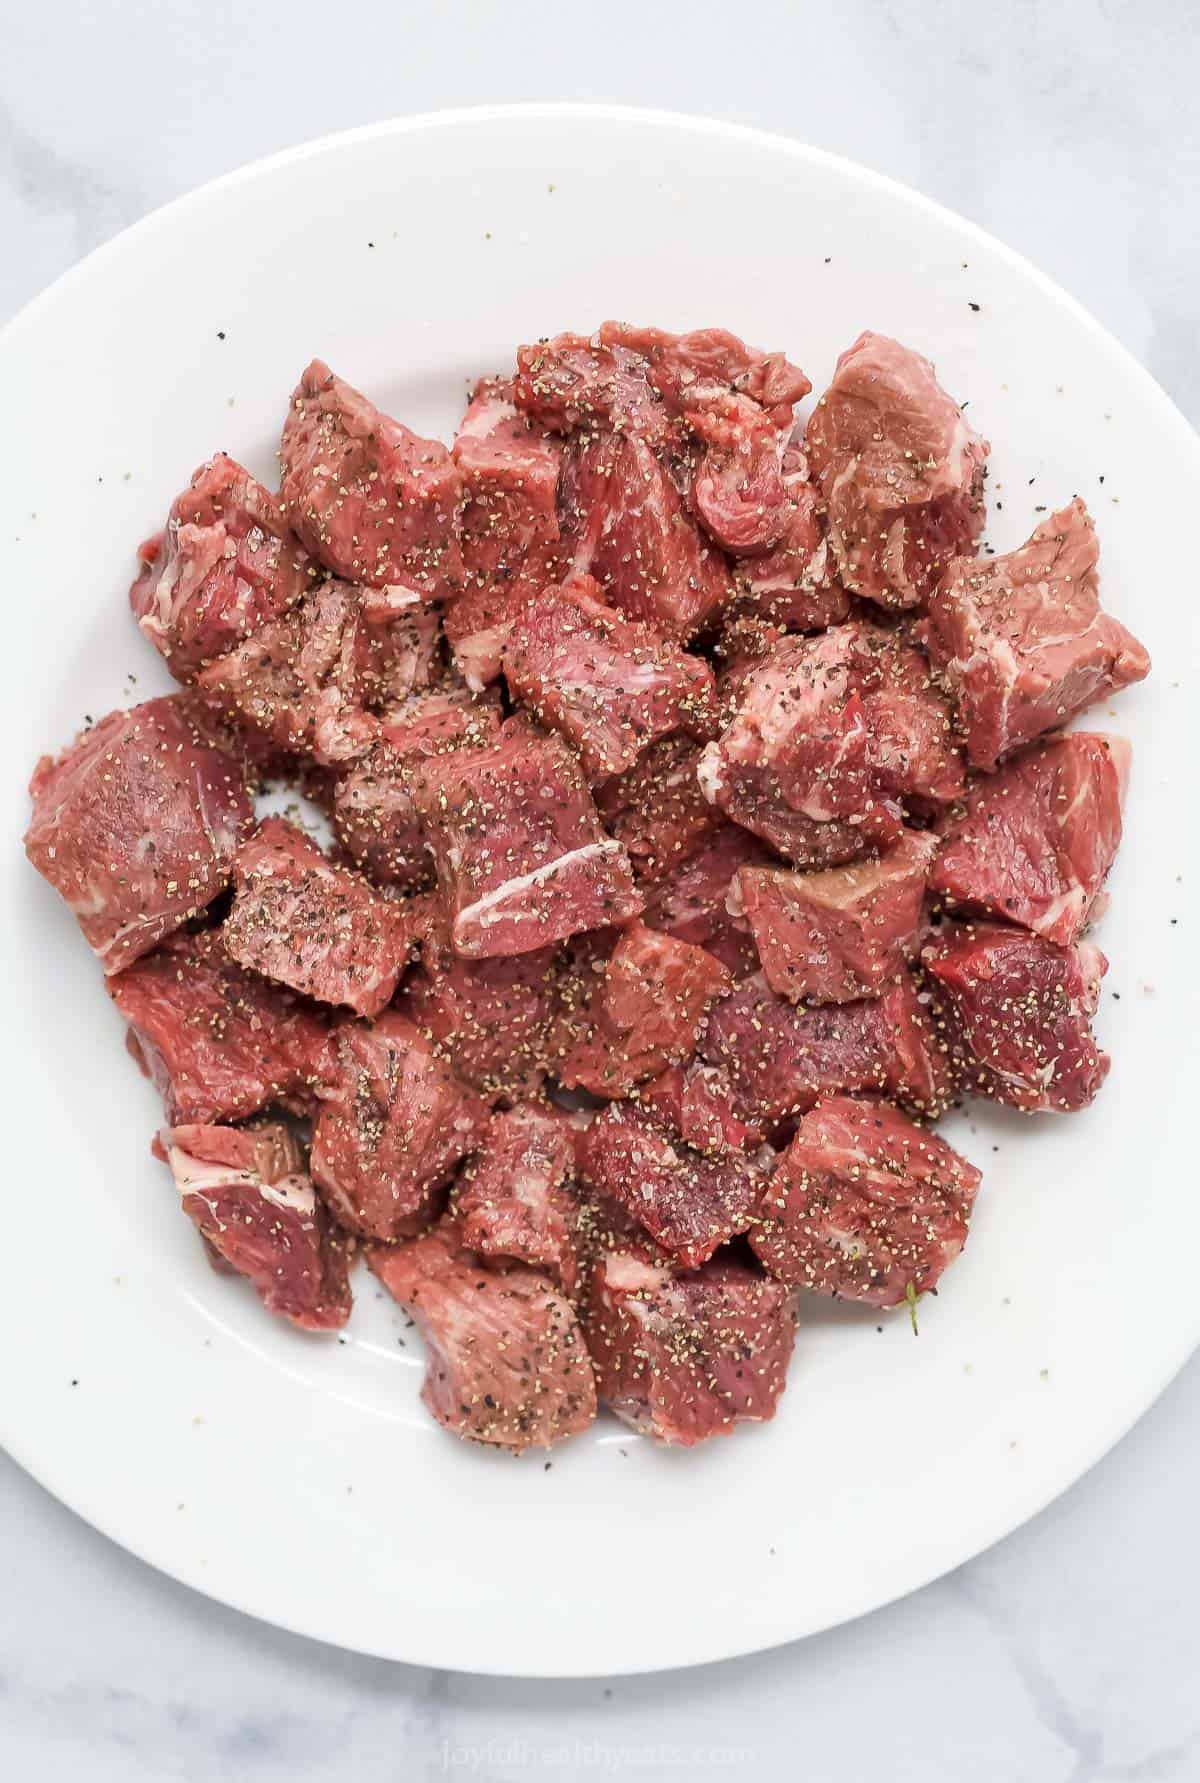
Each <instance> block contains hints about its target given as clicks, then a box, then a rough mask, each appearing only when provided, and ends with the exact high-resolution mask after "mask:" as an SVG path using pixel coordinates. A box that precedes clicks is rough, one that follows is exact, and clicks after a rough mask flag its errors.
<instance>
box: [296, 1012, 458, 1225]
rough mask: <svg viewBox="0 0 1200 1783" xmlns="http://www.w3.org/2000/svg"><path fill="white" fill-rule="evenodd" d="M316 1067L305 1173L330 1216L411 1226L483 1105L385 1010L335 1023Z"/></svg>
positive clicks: (421, 1220)
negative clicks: (318, 1077) (370, 1018)
mask: <svg viewBox="0 0 1200 1783" xmlns="http://www.w3.org/2000/svg"><path fill="white" fill-rule="evenodd" d="M324 1076H325V1080H326V1081H325V1083H324V1085H323V1087H322V1089H321V1091H320V1095H321V1109H320V1113H319V1115H318V1116H317V1122H316V1126H315V1128H314V1130H313V1143H312V1173H313V1180H314V1181H315V1182H316V1184H317V1187H318V1188H319V1189H320V1190H321V1193H322V1194H323V1195H324V1197H325V1199H326V1201H327V1202H328V1204H329V1206H330V1208H331V1209H332V1211H333V1214H334V1217H335V1218H336V1220H337V1221H338V1224H339V1225H342V1226H345V1227H346V1228H347V1229H348V1230H349V1231H351V1232H357V1233H360V1234H361V1235H362V1236H363V1237H366V1238H381V1239H388V1240H390V1239H395V1238H400V1237H404V1236H406V1235H408V1234H410V1233H412V1232H414V1231H417V1230H419V1229H420V1227H421V1226H422V1225H423V1224H425V1222H426V1221H427V1220H428V1218H429V1215H430V1213H431V1211H432V1210H433V1207H434V1204H435V1201H436V1198H437V1194H438V1191H439V1190H440V1189H443V1188H444V1187H445V1186H446V1184H447V1183H448V1182H449V1180H450V1178H451V1176H452V1175H453V1173H454V1170H455V1168H456V1166H457V1165H458V1164H459V1163H460V1161H461V1160H462V1159H463V1158H464V1157H466V1155H467V1153H468V1152H471V1151H474V1149H475V1147H476V1145H477V1144H478V1143H479V1140H480V1138H481V1136H482V1134H483V1132H484V1130H485V1127H486V1124H487V1118H488V1115H487V1109H486V1107H485V1106H484V1104H483V1103H482V1102H480V1100H479V1099H478V1097H477V1096H475V1095H473V1094H472V1093H471V1091H470V1090H468V1089H466V1088H465V1086H464V1085H463V1084H461V1083H460V1082H459V1081H458V1079H457V1078H456V1077H455V1076H454V1074H453V1072H452V1071H451V1069H450V1067H449V1066H448V1065H447V1064H445V1063H444V1062H443V1061H442V1060H441V1059H439V1058H438V1057H437V1056H436V1054H435V1052H434V1050H433V1048H432V1046H431V1045H430V1043H429V1042H428V1041H427V1040H426V1039H425V1037H424V1036H423V1035H422V1034H421V1033H420V1031H419V1030H418V1029H417V1028H416V1027H414V1025H413V1024H412V1022H411V1021H409V1020H407V1019H406V1018H405V1017H404V1016H403V1015H401V1014H399V1013H398V1012H397V1011H396V1010H393V1009H389V1010H387V1011H386V1012H385V1013H384V1014H383V1015H381V1016H380V1018H379V1020H378V1021H376V1022H375V1023H373V1024H372V1025H371V1026H369V1027H368V1026H365V1025H362V1024H360V1023H358V1022H346V1023H344V1024H343V1025H342V1026H341V1027H340V1028H338V1029H337V1031H336V1033H335V1034H334V1037H333V1040H332V1042H331V1044H330V1054H329V1058H328V1060H327V1061H326V1063H325V1066H324Z"/></svg>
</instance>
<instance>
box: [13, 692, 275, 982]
mask: <svg viewBox="0 0 1200 1783" xmlns="http://www.w3.org/2000/svg"><path fill="white" fill-rule="evenodd" d="M29 796H30V798H31V800H32V802H33V812H32V815H31V817H30V822H29V828H28V830H27V831H26V832H25V852H26V854H27V855H28V856H29V859H30V861H31V863H32V864H33V865H34V866H35V867H36V868H37V870H38V872H39V873H41V874H42V876H43V878H45V879H48V880H49V881H50V884H51V885H52V886H53V887H54V889H55V891H57V892H58V893H59V894H60V895H61V897H62V898H63V899H64V900H65V901H66V903H67V905H68V907H69V908H70V910H71V912H72V913H73V915H74V917H75V919H76V921H77V922H78V924H79V926H80V928H81V929H82V931H83V936H84V939H85V941H86V942H87V944H88V946H89V947H90V948H91V949H92V952H93V953H95V954H96V955H97V957H98V958H99V959H100V960H101V962H102V963H103V966H104V970H105V972H106V973H113V972H119V971H120V970H121V968H122V967H123V966H127V965H128V964H129V963H130V961H131V960H136V959H138V958H139V957H140V956H141V955H142V954H144V953H149V952H150V950H151V949H152V948H154V947H157V946H158V943H159V942H160V941H161V940H162V939H163V937H164V936H166V935H169V934H171V933H172V931H173V930H175V929H177V928H179V927H180V926H181V924H183V923H185V922H187V921H188V920H189V918H191V917H195V916H198V915H199V914H200V913H201V911H203V910H205V909H206V908H207V907H208V905H209V904H211V903H212V901H213V899H214V898H215V897H216V896H217V895H218V893H220V892H221V891H223V890H224V888H225V887H226V885H228V883H229V880H230V876H231V874H232V871H233V856H234V851H235V849H236V848H237V845H238V840H239V837H240V836H241V835H242V834H244V832H245V831H246V830H247V829H248V828H249V826H250V823H251V821H252V819H253V807H252V806H251V803H250V798H249V795H248V793H247V792H246V788H245V784H244V779H243V776H242V774H241V773H240V772H239V768H238V764H237V762H236V761H235V760H234V759H233V757H232V756H228V755H225V754H223V753H222V752H221V751H220V750H217V749H214V748H213V747H212V746H211V744H210V743H209V742H207V741H206V739H205V738H204V737H203V736H202V735H201V733H200V732H199V731H198V730H197V729H196V727H195V726H194V725H193V723H192V722H191V720H190V718H189V716H188V710H187V707H186V705H185V704H184V703H183V701H182V699H181V697H179V696H175V697H168V698H166V699H159V700H147V702H146V703H145V705H142V706H134V707H133V708H132V709H131V710H130V711H128V712H110V713H109V714H108V716H107V718H102V719H101V720H100V722H99V724H96V725H93V727H92V728H91V730H86V731H82V732H81V733H80V735H79V736H78V737H77V738H76V740H75V742H74V743H71V744H69V745H68V747H67V748H66V749H64V750H63V752H62V754H61V755H59V756H49V755H44V756H43V757H42V759H41V760H40V761H39V762H38V765H37V767H36V768H35V769H34V772H33V778H32V780H31V781H30V783H29Z"/></svg>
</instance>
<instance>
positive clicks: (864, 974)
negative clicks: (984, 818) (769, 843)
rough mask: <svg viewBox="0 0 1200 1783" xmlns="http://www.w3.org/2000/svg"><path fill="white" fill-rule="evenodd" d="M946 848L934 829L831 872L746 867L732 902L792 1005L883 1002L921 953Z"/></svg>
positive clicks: (908, 833)
mask: <svg viewBox="0 0 1200 1783" xmlns="http://www.w3.org/2000/svg"><path fill="white" fill-rule="evenodd" d="M937 847H938V845H937V838H936V837H935V836H932V835H930V834H929V833H928V832H925V833H920V834H919V833H917V832H916V831H914V830H905V832H904V834H903V836H901V838H900V840H899V841H898V842H897V843H896V844H895V846H894V847H892V848H889V849H888V850H887V852H886V853H885V854H883V855H880V856H877V857H876V858H874V859H872V860H866V861H856V862H854V863H852V864H851V865H850V866H846V867H830V868H828V869H827V870H826V871H825V872H823V873H788V872H783V871H781V870H779V869H778V868H773V867H742V868H740V869H739V872H738V876H737V880H736V891H735V892H734V894H733V895H734V897H735V900H736V901H737V902H738V903H739V904H740V908H741V910H742V911H743V912H744V914H745V916H746V919H747V921H748V922H749V924H750V928H751V931H752V932H753V935H754V942H755V946H756V947H757V949H758V957H759V959H760V960H761V961H762V966H763V972H764V975H765V977H766V980H767V983H768V984H769V985H770V987H771V989H772V990H773V991H777V992H778V993H779V995H780V996H781V997H787V998H789V999H790V1000H791V1001H792V1002H793V1003H795V1002H799V1001H800V1000H801V998H805V999H807V1000H808V1001H810V1002H813V1003H849V1002H853V1001H854V1000H855V999H856V998H858V997H873V996H877V995H878V994H879V992H880V990H881V989H882V988H883V986H884V985H885V984H886V983H887V981H888V980H889V979H890V978H895V977H897V975H898V974H899V973H900V972H901V971H903V969H904V959H905V957H906V956H911V955H912V954H914V953H915V952H916V942H917V931H918V929H919V927H920V922H921V905H922V900H923V898H924V895H925V879H926V875H927V874H928V872H929V868H930V863H931V862H932V860H933V857H934V855H935V854H936V853H937Z"/></svg>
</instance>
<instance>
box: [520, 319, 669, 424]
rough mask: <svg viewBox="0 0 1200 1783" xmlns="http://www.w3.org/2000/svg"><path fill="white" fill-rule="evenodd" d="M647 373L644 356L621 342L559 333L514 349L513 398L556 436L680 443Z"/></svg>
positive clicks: (647, 366)
mask: <svg viewBox="0 0 1200 1783" xmlns="http://www.w3.org/2000/svg"><path fill="white" fill-rule="evenodd" d="M649 370H650V367H649V363H648V361H647V360H646V358H645V357H644V355H643V354H641V353H639V352H636V351H631V350H630V349H629V348H628V347H626V346H623V345H621V344H620V343H616V344H614V345H611V346H609V345H605V344H603V343H602V342H601V341H600V339H599V337H598V336H597V337H595V338H593V339H591V340H588V339H586V338H585V337H584V336H583V335H579V334H558V335H555V337H554V338H553V340H543V341H537V342H536V343H534V344H533V345H532V346H527V347H519V348H518V349H517V376H516V380H515V383H514V387H513V398H514V401H515V402H516V404H517V406H518V408H520V409H521V410H522V412H523V413H524V414H526V415H529V416H531V417H532V418H533V419H534V420H536V421H538V422H539V423H541V425H542V426H544V427H551V428H553V429H555V431H556V432H558V433H573V432H574V431H575V430H576V429H584V430H586V431H588V432H592V433H594V432H596V431H597V430H603V431H607V430H609V429H613V430H615V431H618V432H621V433H627V434H637V435H638V436H639V438H641V439H644V440H647V441H649V442H650V443H651V444H653V445H667V444H675V443H678V439H679V435H678V430H677V428H676V426H675V423H674V420H673V418H672V416H671V414H670V412H669V410H668V408H667V406H666V404H665V403H664V401H663V399H662V396H661V395H660V393H659V392H658V391H657V390H654V389H652V388H651V385H650V381H649V375H648V374H649Z"/></svg>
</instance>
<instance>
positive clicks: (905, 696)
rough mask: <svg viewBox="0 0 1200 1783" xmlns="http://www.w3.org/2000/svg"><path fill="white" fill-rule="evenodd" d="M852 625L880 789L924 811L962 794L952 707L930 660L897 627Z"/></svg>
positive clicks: (856, 670)
mask: <svg viewBox="0 0 1200 1783" xmlns="http://www.w3.org/2000/svg"><path fill="white" fill-rule="evenodd" d="M853 629H854V632H855V637H854V646H855V648H854V685H855V688H856V690H857V692H858V694H859V696H860V697H861V699H862V703H863V711H864V712H865V714H866V720H867V731H868V733H869V741H868V744H867V756H868V759H869V761H870V764H871V768H872V771H873V772H874V775H875V778H876V781H877V783H878V785H879V787H880V788H881V789H882V791H883V793H884V794H885V795H888V796H891V797H893V798H899V799H904V800H907V801H908V802H909V803H910V804H915V805H917V806H918V807H919V808H920V809H921V810H922V811H924V810H925V809H926V808H933V809H936V808H937V807H938V806H941V805H947V804H950V803H951V802H952V801H953V800H955V799H957V798H959V797H961V795H962V790H963V787H964V785H965V783H966V772H965V770H964V767H963V759H962V751H961V749H960V748H959V745H958V741H957V739H956V736H955V730H954V715H953V708H952V706H951V704H950V701H949V700H948V699H947V698H946V696H945V693H944V692H943V691H942V690H941V689H940V688H939V687H937V686H936V685H935V683H934V681H933V678H932V675H931V673H930V668H929V663H928V661H927V660H926V658H925V657H924V656H923V655H922V653H921V651H920V650H918V649H917V648H916V647H915V646H914V645H913V644H912V643H910V642H909V640H908V639H907V638H906V637H905V635H904V633H903V632H896V631H889V630H886V629H885V628H884V627H882V626H878V625H859V626H857V627H855V628H853Z"/></svg>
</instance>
